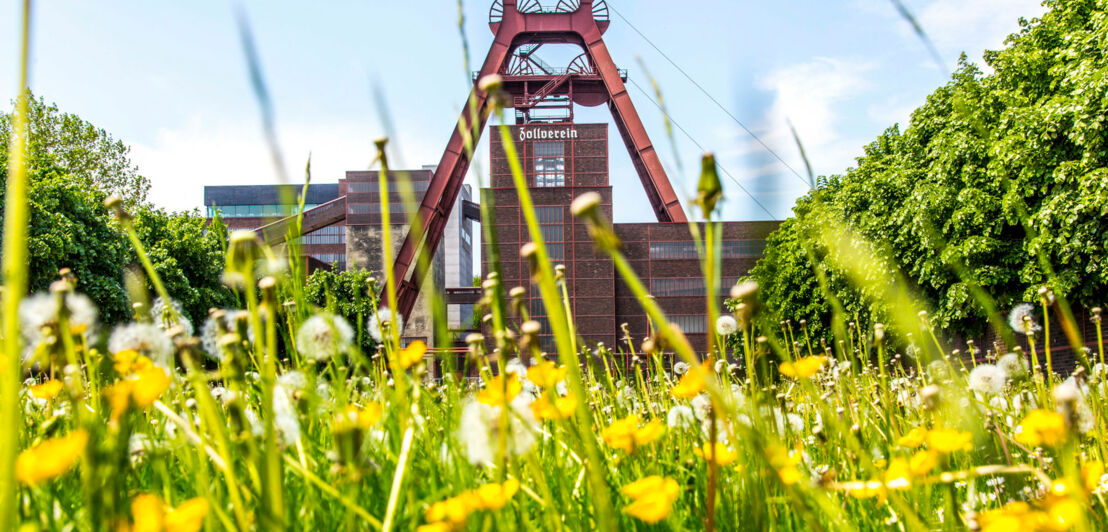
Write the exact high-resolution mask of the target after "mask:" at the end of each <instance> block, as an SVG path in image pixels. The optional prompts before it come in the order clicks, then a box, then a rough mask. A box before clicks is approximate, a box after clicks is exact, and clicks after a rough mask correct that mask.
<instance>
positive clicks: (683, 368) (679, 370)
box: [673, 362, 689, 376]
mask: <svg viewBox="0 0 1108 532" xmlns="http://www.w3.org/2000/svg"><path fill="white" fill-rule="evenodd" d="M687 371H689V365H688V364H686V363H684V362H678V363H676V364H674V365H673V374H674V375H677V376H681V375H684V374H685V372H687Z"/></svg>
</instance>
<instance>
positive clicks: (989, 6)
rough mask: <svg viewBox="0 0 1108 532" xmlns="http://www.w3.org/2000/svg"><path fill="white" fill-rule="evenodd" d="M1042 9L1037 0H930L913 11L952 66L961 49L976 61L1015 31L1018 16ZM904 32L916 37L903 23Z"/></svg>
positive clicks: (1027, 15)
mask: <svg viewBox="0 0 1108 532" xmlns="http://www.w3.org/2000/svg"><path fill="white" fill-rule="evenodd" d="M1045 11H1046V8H1044V7H1043V6H1042V1H1041V0H934V1H932V2H929V3H928V4H927V5H925V6H923V7H922V8H919V9H918V10H917V11H916V12H915V16H916V17H917V21H918V22H919V23H920V25H921V26H922V27H923V29H924V31H925V32H927V35H928V36H929V37H930V38H931V40H932V41H933V42H934V43H935V46H936V47H937V48H938V49H939V53H940V54H941V55H942V56H943V59H944V60H945V61H947V66H948V67H952V66H953V65H954V61H955V60H957V58H958V55H959V54H961V53H962V52H963V51H964V52H966V53H967V54H969V56H970V59H971V60H973V61H975V62H978V63H980V60H981V54H982V52H983V51H984V50H998V49H1000V48H1002V47H1003V45H1004V39H1005V38H1006V37H1007V36H1008V35H1009V34H1011V33H1015V32H1017V31H1019V18H1020V17H1024V18H1027V19H1029V20H1030V19H1031V18H1034V17H1038V16H1041V15H1042V14H1043V13H1044V12H1045ZM902 30H903V31H904V32H905V33H906V34H911V37H912V38H916V37H915V34H914V33H912V30H911V28H910V27H909V25H908V24H907V23H905V24H903V25H902Z"/></svg>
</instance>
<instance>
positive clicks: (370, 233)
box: [346, 225, 446, 345]
mask: <svg viewBox="0 0 1108 532" xmlns="http://www.w3.org/2000/svg"><path fill="white" fill-rule="evenodd" d="M391 233H392V234H391V240H392V254H393V255H392V256H393V258H394V259H395V257H396V254H397V253H399V252H400V247H401V246H402V245H404V237H405V236H406V235H407V234H408V226H406V225H394V226H392V230H391ZM382 234H383V232H382V230H381V227H378V226H370V225H348V226H346V265H347V268H348V269H353V268H355V267H361V268H365V269H367V270H370V271H371V272H373V275H374V276H375V277H377V278H378V279H380V280H381V283H382V286H384V280H385V274H384V272H385V269H386V268H391V267H392V264H388V265H386V264H385V262H384V248H382V247H381V242H382ZM428 275H429V278H428V279H424V282H423V286H422V287H421V289H420V292H419V299H418V300H417V301H416V304H415V308H413V309H412V315H411V317H410V318H409V319H408V322H407V323H405V324H404V331H403V334H402V335H401V336H402V337H403V338H404V339H405V340H415V339H420V340H423V341H424V342H426V343H427V345H434V332H435V330H434V323H433V321H432V317H431V297H432V294H435V293H441V288H442V287H443V286H445V282H446V270H445V260H444V248H443V245H442V244H440V245H439V247H438V249H437V250H435V255H434V258H433V259H432V262H431V270H430V271H429V272H428Z"/></svg>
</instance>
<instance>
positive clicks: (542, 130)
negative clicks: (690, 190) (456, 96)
mask: <svg viewBox="0 0 1108 532" xmlns="http://www.w3.org/2000/svg"><path fill="white" fill-rule="evenodd" d="M509 130H510V132H511V137H512V138H513V139H514V141H515V148H516V151H517V153H518V155H519V157H520V162H521V164H522V166H523V169H524V172H525V176H526V178H527V180H528V188H529V192H530V194H531V199H532V202H533V204H534V206H535V214H536V215H537V217H538V222H539V224H540V225H541V226H542V233H543V239H544V241H545V243H546V246H547V251H548V252H549V254H550V259H551V260H552V261H554V262H555V263H556V264H564V265H566V270H565V274H566V279H565V282H566V288H567V291H568V293H569V295H570V297H569V300H570V306H571V309H570V310H571V312H572V313H573V318H574V322H575V324H576V326H577V329H578V332H579V333H580V335H581V336H582V337H583V338H585V340H586V341H587V342H589V343H590V344H594V343H598V342H604V343H605V344H606V345H609V346H614V345H616V341H617V339H618V338H620V337H621V336H622V332H621V330H620V326H621V324H623V323H626V324H628V327H629V330H630V332H631V335H632V337H633V338H642V337H644V336H646V335H647V334H648V333H649V330H650V329H649V324H648V319H647V317H646V314H645V312H644V311H643V309H642V308H641V307H640V305H639V303H638V301H637V300H636V299H635V297H634V296H633V295H632V294H631V293H630V291H629V290H628V288H627V287H626V285H624V283H623V282H622V281H621V280H619V278H618V276H617V275H616V272H615V268H614V266H613V265H612V262H611V261H610V260H609V259H608V258H607V257H606V256H605V255H603V254H599V253H597V252H596V251H595V249H594V246H593V242H592V239H591V238H589V236H588V231H587V229H586V227H585V225H584V224H582V223H580V222H578V221H577V220H575V219H574V218H573V217H572V215H571V214H570V212H569V205H570V203H571V202H572V201H573V199H574V198H576V197H577V196H580V195H581V194H584V193H586V192H596V193H598V194H600V197H601V198H602V200H601V211H602V212H603V213H604V215H605V216H606V217H607V218H608V219H612V201H613V193H612V186H611V184H610V182H609V178H608V153H609V142H608V126H607V124H575V123H561V124H534V123H533V124H527V125H517V126H511V127H510V128H509ZM492 137H493V141H492V142H491V145H490V161H491V179H490V186H489V188H486V189H484V190H483V193H484V195H485V196H486V197H491V199H492V201H493V205H494V210H493V212H494V213H495V217H496V222H495V233H496V238H497V242H498V244H499V249H500V263H501V270H502V271H501V279H502V281H503V283H504V285H505V286H506V287H508V288H510V287H513V286H522V287H525V288H526V289H527V291H528V292H527V297H528V300H529V301H528V306H529V309H530V315H531V317H532V319H535V320H537V321H539V322H540V323H541V324H542V325H543V333H542V337H541V339H542V341H543V345H544V348H546V349H547V350H552V348H553V337H552V336H551V330H550V326H549V323H547V322H546V320H545V311H544V310H543V304H542V300H541V296H540V294H539V293H538V289H537V287H534V286H532V284H531V282H530V271H529V270H530V268H529V266H528V264H527V262H526V260H525V259H523V258H522V257H520V255H519V249H520V247H521V246H522V245H523V244H525V243H527V242H529V241H530V240H531V239H530V237H529V236H528V231H527V226H526V221H525V220H524V218H523V216H522V213H521V211H520V206H519V199H518V195H517V193H516V190H515V185H514V182H513V180H512V173H511V168H510V166H509V163H508V159H507V157H506V154H505V151H504V145H503V143H502V142H501V140H500V137H499V136H498V135H492ZM644 208H648V207H645V206H644ZM776 227H777V222H725V223H723V262H722V272H723V280H722V285H723V286H721V289H720V294H719V297H720V300H721V301H722V298H723V296H724V294H725V293H726V290H727V289H728V288H729V287H730V285H732V284H734V283H735V281H736V280H737V279H738V278H739V277H740V276H742V275H745V274H746V273H747V272H748V271H749V270H750V268H752V267H753V266H754V263H755V262H756V261H757V259H758V258H759V257H761V255H762V250H763V249H764V246H765V238H766V236H767V235H768V234H769V233H770V232H771V231H773V229H775V228H776ZM614 229H615V232H616V234H617V235H618V236H619V237H620V239H621V240H622V241H623V252H624V254H625V255H626V256H627V258H628V260H629V262H630V263H631V265H632V267H633V268H634V269H635V271H636V272H637V273H638V274H639V276H640V277H641V278H642V280H643V282H644V283H645V284H646V285H647V286H648V287H649V290H650V291H651V294H652V295H653V296H654V297H655V299H656V301H658V303H659V304H660V305H661V307H662V308H663V309H664V310H665V312H666V314H667V316H669V317H670V319H671V320H672V321H673V322H674V323H676V324H678V325H679V326H680V327H681V329H682V330H683V331H685V333H686V335H687V336H688V338H689V340H690V341H691V342H692V344H693V346H694V347H695V348H696V349H698V350H703V349H705V348H706V345H707V334H708V333H709V332H710V330H711V328H710V327H709V324H708V323H707V317H706V300H705V286H704V278H703V275H702V274H701V271H700V262H699V260H698V256H697V253H696V246H695V243H694V241H693V236H692V234H691V233H690V230H689V226H688V224H685V223H627V224H615V225H614ZM702 230H703V226H702ZM482 257H483V259H482V272H483V273H485V274H487V273H488V271H489V264H488V258H487V257H488V252H487V249H486V250H485V253H483V254H482Z"/></svg>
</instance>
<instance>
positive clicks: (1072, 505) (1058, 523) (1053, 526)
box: [1043, 497, 1085, 530]
mask: <svg viewBox="0 0 1108 532" xmlns="http://www.w3.org/2000/svg"><path fill="white" fill-rule="evenodd" d="M1046 515H1047V519H1046V523H1044V524H1045V525H1046V526H1045V527H1043V528H1045V529H1048V530H1069V529H1071V528H1073V527H1074V526H1076V525H1077V523H1080V522H1081V520H1082V517H1084V515H1085V508H1084V507H1083V506H1082V505H1081V503H1079V502H1077V501H1075V500H1073V498H1071V497H1059V498H1058V499H1057V500H1055V501H1054V502H1053V503H1052V504H1051V505H1050V507H1049V508H1047V511H1046Z"/></svg>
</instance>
